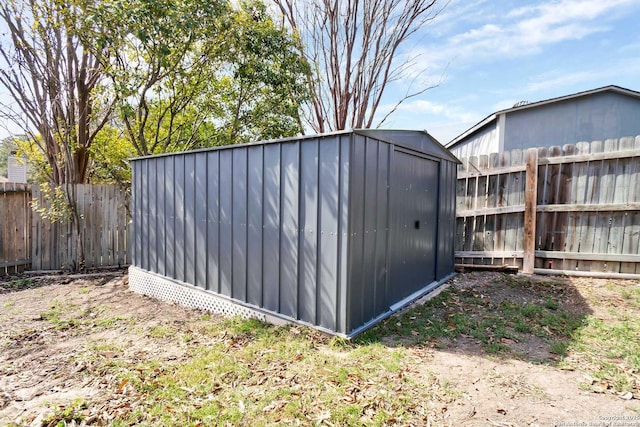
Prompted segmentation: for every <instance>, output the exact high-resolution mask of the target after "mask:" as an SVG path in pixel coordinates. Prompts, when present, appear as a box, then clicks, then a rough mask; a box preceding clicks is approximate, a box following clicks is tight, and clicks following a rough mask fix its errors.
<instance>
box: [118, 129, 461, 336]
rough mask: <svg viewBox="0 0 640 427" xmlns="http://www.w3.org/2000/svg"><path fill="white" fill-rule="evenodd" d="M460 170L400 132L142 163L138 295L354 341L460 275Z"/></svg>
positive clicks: (135, 270) (133, 271) (430, 143)
mask: <svg viewBox="0 0 640 427" xmlns="http://www.w3.org/2000/svg"><path fill="white" fill-rule="evenodd" d="M457 163H458V160H457V159H456V158H455V157H454V156H453V155H451V154H450V153H449V152H448V151H447V150H446V149H445V148H443V147H442V146H441V145H440V144H439V143H438V142H437V141H436V140H435V139H433V138H432V137H431V136H430V135H429V134H428V133H426V132H418V131H391V130H353V131H346V132H339V133H333V134H324V135H317V136H309V137H299V138H289V139H281V140H276V141H266V142H260V143H252V144H244V145H235V146H227V147H219V148H213V149H206V150H197V151H191V152H184V153H176V154H167V155H160V156H151V157H142V158H137V159H133V160H132V168H133V185H132V187H133V190H132V192H133V208H132V214H133V235H132V243H133V245H132V246H133V262H132V266H131V267H130V274H129V283H130V287H131V288H132V289H133V290H134V291H137V292H140V293H144V294H147V295H150V296H155V297H159V298H163V299H170V300H175V301H177V302H179V303H182V304H186V305H190V306H195V307H199V308H204V309H210V310H214V311H218V312H224V313H233V314H240V315H244V316H253V317H260V318H262V319H265V320H271V321H273V320H276V319H284V320H288V321H294V322H299V323H304V324H309V325H313V326H315V327H317V328H319V329H322V330H324V331H327V332H329V333H333V334H336V335H341V336H349V337H351V336H354V335H356V334H358V333H359V332H362V331H363V330H365V329H366V328H368V327H370V326H372V325H374V324H375V323H377V322H379V321H380V320H382V319H384V318H385V317H387V316H389V315H390V314H392V313H393V312H394V311H396V310H397V309H399V308H401V307H402V306H404V305H406V304H408V303H410V302H411V301H413V300H415V299H417V298H419V297H420V296H422V295H424V294H425V293H427V292H429V291H430V290H432V289H434V288H435V287H437V286H438V285H439V284H441V283H443V282H444V281H446V280H447V279H449V278H450V277H451V276H452V275H453V272H454V256H453V255H454V253H453V246H454V234H455V190H456V169H457Z"/></svg>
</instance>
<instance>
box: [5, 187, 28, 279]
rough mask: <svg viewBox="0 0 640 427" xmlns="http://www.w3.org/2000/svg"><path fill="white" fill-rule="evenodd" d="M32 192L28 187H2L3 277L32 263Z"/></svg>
mask: <svg viewBox="0 0 640 427" xmlns="http://www.w3.org/2000/svg"><path fill="white" fill-rule="evenodd" d="M30 201H31V188H30V186H29V185H27V184H16V183H0V275H3V274H11V273H15V272H17V271H20V270H21V269H24V267H25V266H27V265H29V263H30V255H31V239H30V235H31V233H30V230H31V207H30V205H29V202H30Z"/></svg>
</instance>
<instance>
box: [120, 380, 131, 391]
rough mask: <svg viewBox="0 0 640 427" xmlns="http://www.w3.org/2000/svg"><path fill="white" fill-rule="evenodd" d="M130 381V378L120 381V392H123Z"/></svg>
mask: <svg viewBox="0 0 640 427" xmlns="http://www.w3.org/2000/svg"><path fill="white" fill-rule="evenodd" d="M128 382H129V381H128V380H122V381H121V382H120V385H119V386H118V393H122V389H123V388H124V386H125V385H127V383H128Z"/></svg>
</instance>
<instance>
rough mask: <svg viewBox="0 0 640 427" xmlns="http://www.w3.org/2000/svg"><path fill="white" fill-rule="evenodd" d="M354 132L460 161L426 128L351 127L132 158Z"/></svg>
mask: <svg viewBox="0 0 640 427" xmlns="http://www.w3.org/2000/svg"><path fill="white" fill-rule="evenodd" d="M351 133H354V134H356V135H362V136H366V137H370V138H375V139H378V140H380V141H384V142H388V143H390V144H395V145H398V146H401V147H404V148H408V149H411V150H416V151H420V152H422V153H425V154H429V155H432V156H434V157H437V158H440V159H445V160H449V161H452V162H456V163H460V161H459V160H458V158H457V157H455V156H454V155H453V154H451V153H450V152H449V150H447V149H446V148H445V147H444V146H443V145H442V144H441V143H440V142H439V141H438V140H437V139H435V138H434V137H433V136H431V135H430V134H429V132H427V131H425V130H388V129H350V130H342V131H336V132H330V133H323V134H314V135H301V136H292V137H288V138H280V139H270V140H265V141H257V142H248V143H244V144H234V145H223V146H219V147H209V148H201V149H198V150H190V151H188V152H184V151H183V152H175V153H162V154H155V155H151V156H143V157H134V158H132V159H130V160H140V159H148V158H152V157H163V156H171V155H175V154H184V153H197V152H203V151H215V150H225V149H231V148H238V147H250V146H254V145H264V144H276V143H281V142H292V141H300V140H305V139H313V138H322V137H326V136H335V135H348V134H351Z"/></svg>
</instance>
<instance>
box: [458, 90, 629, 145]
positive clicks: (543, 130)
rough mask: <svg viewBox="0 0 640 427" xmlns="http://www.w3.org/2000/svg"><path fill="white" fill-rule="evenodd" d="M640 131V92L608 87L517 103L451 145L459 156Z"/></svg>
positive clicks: (478, 124) (576, 141)
mask: <svg viewBox="0 0 640 427" xmlns="http://www.w3.org/2000/svg"><path fill="white" fill-rule="evenodd" d="M636 135H640V92H636V91H633V90H629V89H625V88H622V87H619V86H606V87H602V88H598V89H593V90H589V91H586V92H579V93H575V94H572V95H567V96H562V97H559V98H552V99H548V100H545V101H539V102H534V103H526V104H516V106H514V107H513V108H508V109H506V110H501V111H498V112H496V113H494V114H491V115H490V116H489V117H487V118H485V119H484V120H482V121H480V122H479V123H477V124H476V125H474V126H473V127H471V128H470V129H468V130H467V131H465V132H463V133H462V134H461V135H459V136H457V137H456V138H454V139H453V140H452V141H451V142H449V143H448V144H446V147H447V148H448V149H449V150H450V151H451V152H452V153H453V154H455V155H456V156H458V157H468V156H477V155H481V154H490V153H498V152H503V151H510V150H515V149H526V148H531V147H551V146H562V145H564V144H576V143H578V142H580V141H597V140H601V141H603V140H605V139H611V138H621V137H624V136H636Z"/></svg>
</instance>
